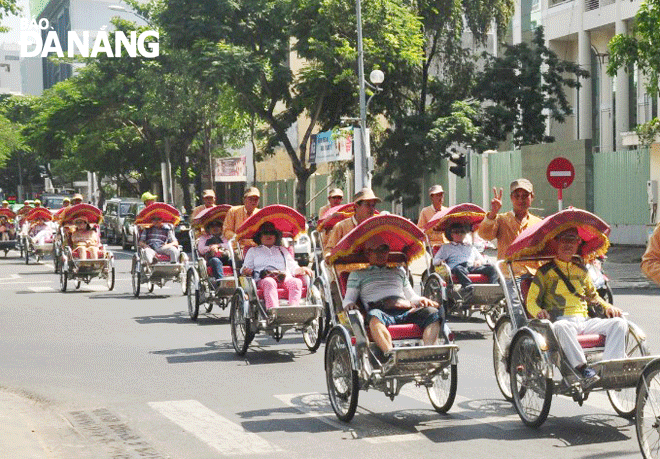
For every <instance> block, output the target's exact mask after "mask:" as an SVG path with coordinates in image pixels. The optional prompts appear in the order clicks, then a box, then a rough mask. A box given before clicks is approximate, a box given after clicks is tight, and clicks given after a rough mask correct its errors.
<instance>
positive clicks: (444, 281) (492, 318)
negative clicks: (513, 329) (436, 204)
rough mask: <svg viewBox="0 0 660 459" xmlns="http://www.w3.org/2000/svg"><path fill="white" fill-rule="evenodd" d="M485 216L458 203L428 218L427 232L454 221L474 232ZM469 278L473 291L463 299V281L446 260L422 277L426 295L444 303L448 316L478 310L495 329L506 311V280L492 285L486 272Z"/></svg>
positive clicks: (477, 207) (446, 226)
mask: <svg viewBox="0 0 660 459" xmlns="http://www.w3.org/2000/svg"><path fill="white" fill-rule="evenodd" d="M485 217H486V211H485V210H484V209H482V208H481V207H479V206H478V205H476V204H471V203H464V204H458V205H455V206H452V207H448V208H446V209H443V210H441V211H440V212H437V213H436V214H435V215H434V216H433V217H432V218H431V219H430V220H429V221H428V223H427V224H426V226H425V228H424V231H429V230H431V229H434V230H436V231H446V230H447V229H448V228H449V227H450V226H451V225H452V224H454V223H460V224H464V225H466V226H469V227H470V229H471V230H472V231H474V230H475V229H476V228H477V227H478V226H479V224H480V223H481V222H482V221H483V219H484V218H485ZM427 240H428V239H427ZM429 247H430V245H429ZM438 249H439V246H436V247H433V248H430V250H429V251H430V252H431V253H432V255H435V254H436V252H437V250H438ZM468 277H469V279H470V281H472V289H473V290H472V294H471V295H470V296H469V297H467V298H462V297H460V295H459V294H458V288H459V287H460V284H458V283H457V282H458V280H457V279H456V277H455V276H452V274H451V270H450V269H449V266H448V265H447V263H445V262H444V261H443V262H442V263H441V264H440V265H438V266H434V265H433V263H431V266H430V268H429V269H428V270H427V272H426V273H424V276H423V279H422V292H423V294H424V296H426V297H428V298H432V299H435V300H436V301H438V302H439V303H443V305H444V307H445V314H446V316H447V317H449V316H450V315H453V316H458V317H463V318H467V317H471V316H472V315H473V314H474V313H476V312H479V313H481V314H483V316H484V318H485V319H486V324H487V325H488V327H489V328H490V329H491V330H492V329H493V328H494V327H495V323H496V322H497V319H498V318H499V317H500V316H501V315H502V314H503V313H504V294H503V293H502V290H503V285H504V282H505V280H504V278H502V277H500V279H499V283H497V284H493V283H491V282H490V279H489V278H488V277H487V276H486V275H484V274H468ZM443 299H444V301H443Z"/></svg>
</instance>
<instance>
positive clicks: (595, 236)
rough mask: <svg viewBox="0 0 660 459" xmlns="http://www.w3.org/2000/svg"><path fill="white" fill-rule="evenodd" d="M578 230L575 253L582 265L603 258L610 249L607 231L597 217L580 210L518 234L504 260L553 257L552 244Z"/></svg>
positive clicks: (571, 210)
mask: <svg viewBox="0 0 660 459" xmlns="http://www.w3.org/2000/svg"><path fill="white" fill-rule="evenodd" d="M569 228H577V230H578V234H579V235H580V238H582V240H583V241H584V242H583V243H582V244H581V245H580V248H579V250H578V253H579V255H581V256H582V257H583V258H584V260H585V261H590V260H593V259H594V258H596V257H599V256H601V255H605V253H606V252H607V249H608V248H609V246H610V241H609V239H608V238H607V235H608V234H610V227H609V225H608V224H607V223H605V222H604V221H603V220H602V219H601V218H600V217H598V216H596V215H594V214H592V213H591V212H587V211H586V210H582V209H575V208H572V207H569V208H568V209H566V210H562V211H561V212H557V213H556V214H553V215H550V216H549V217H546V218H544V219H543V220H542V221H541V222H540V223H537V224H536V225H534V226H531V227H529V228H527V229H526V230H525V231H523V232H522V233H520V234H519V235H518V237H517V238H515V239H514V241H513V242H512V243H511V245H510V246H509V248H508V249H507V251H506V257H507V260H516V259H519V258H525V257H544V256H545V257H552V256H554V255H555V253H554V249H553V244H551V243H550V242H552V240H553V239H554V238H555V236H557V235H558V234H559V233H561V232H562V231H566V230H567V229H569Z"/></svg>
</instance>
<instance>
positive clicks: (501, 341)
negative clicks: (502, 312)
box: [493, 316, 513, 402]
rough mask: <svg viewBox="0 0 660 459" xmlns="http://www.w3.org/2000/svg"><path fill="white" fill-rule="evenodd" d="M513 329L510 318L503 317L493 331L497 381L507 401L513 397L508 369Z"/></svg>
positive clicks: (494, 363)
mask: <svg viewBox="0 0 660 459" xmlns="http://www.w3.org/2000/svg"><path fill="white" fill-rule="evenodd" d="M512 334H513V328H512V326H511V319H509V316H502V317H500V319H499V320H498V321H497V324H496V325H495V329H494V330H493V369H494V370H495V380H496V381H497V386H498V387H499V388H500V392H502V395H503V396H504V398H505V399H506V400H507V401H509V402H510V401H512V400H513V397H512V396H511V378H510V376H509V369H508V368H507V367H506V362H507V349H508V348H509V345H510V344H511V335H512Z"/></svg>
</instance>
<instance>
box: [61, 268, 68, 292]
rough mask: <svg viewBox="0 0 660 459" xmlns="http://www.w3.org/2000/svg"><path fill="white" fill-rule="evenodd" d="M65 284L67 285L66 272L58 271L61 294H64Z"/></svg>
mask: <svg viewBox="0 0 660 459" xmlns="http://www.w3.org/2000/svg"><path fill="white" fill-rule="evenodd" d="M66 284H67V272H66V271H64V270H61V271H60V290H61V291H62V292H66Z"/></svg>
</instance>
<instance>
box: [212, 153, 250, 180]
mask: <svg viewBox="0 0 660 459" xmlns="http://www.w3.org/2000/svg"><path fill="white" fill-rule="evenodd" d="M246 180H247V176H246V167H245V156H237V157H234V158H215V181H216V182H245V181H246Z"/></svg>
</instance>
